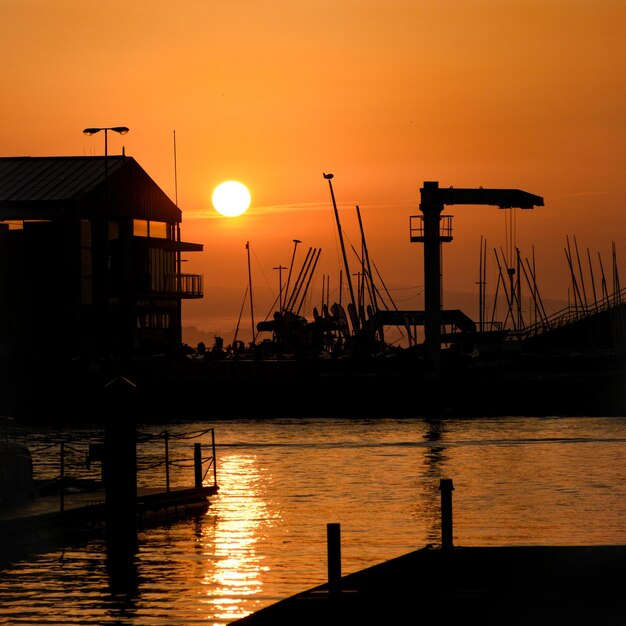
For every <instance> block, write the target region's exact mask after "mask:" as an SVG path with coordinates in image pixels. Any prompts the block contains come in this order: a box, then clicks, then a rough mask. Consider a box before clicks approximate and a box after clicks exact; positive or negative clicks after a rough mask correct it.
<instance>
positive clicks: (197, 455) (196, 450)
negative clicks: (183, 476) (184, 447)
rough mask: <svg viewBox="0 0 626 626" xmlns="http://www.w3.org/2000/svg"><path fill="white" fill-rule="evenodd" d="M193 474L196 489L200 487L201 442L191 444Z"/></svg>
mask: <svg viewBox="0 0 626 626" xmlns="http://www.w3.org/2000/svg"><path fill="white" fill-rule="evenodd" d="M193 475H194V485H195V487H196V489H200V488H201V487H202V448H201V444H199V443H194V444H193Z"/></svg>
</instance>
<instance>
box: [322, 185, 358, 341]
mask: <svg viewBox="0 0 626 626" xmlns="http://www.w3.org/2000/svg"><path fill="white" fill-rule="evenodd" d="M324 178H325V179H326V180H327V181H328V186H329V187H330V197H331V198H332V201H333V210H334V212H335V221H336V222H337V233H338V235H339V243H340V244H341V254H342V256H343V265H344V268H345V270H346V280H347V281H348V289H349V290H350V300H351V301H352V306H353V308H354V311H355V313H356V312H357V309H356V300H355V298H354V289H353V288H352V278H351V277H350V268H349V267H348V257H346V247H345V246H344V243H343V233H342V232H341V224H340V222H339V213H338V211H337V203H336V202H335V193H334V191H333V184H332V182H331V180H332V178H333V175H332V174H324ZM352 323H353V325H354V326H355V329H354V330H358V329H359V328H358V326H359V318H358V315H355V316H354V319H353V321H352Z"/></svg>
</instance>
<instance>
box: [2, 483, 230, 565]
mask: <svg viewBox="0 0 626 626" xmlns="http://www.w3.org/2000/svg"><path fill="white" fill-rule="evenodd" d="M218 490H219V487H218V486H217V485H210V486H203V487H197V488H196V487H192V488H188V489H170V490H169V491H163V490H162V489H145V488H144V489H138V492H137V527H138V528H141V527H142V526H143V525H148V524H155V523H161V522H164V521H167V520H171V519H176V518H179V517H182V516H184V515H188V514H192V513H194V512H197V511H199V510H202V509H204V508H206V507H207V506H208V505H209V500H208V498H209V497H210V496H212V495H214V494H215V493H217V491H218ZM105 497H106V496H105V491H104V489H96V490H89V491H81V492H77V493H66V494H65V495H64V497H63V501H62V504H61V497H60V494H56V495H53V496H39V497H35V498H33V499H30V500H26V501H23V502H19V503H14V504H7V503H0V563H2V562H3V561H4V562H6V561H10V560H13V559H17V558H22V557H24V556H27V555H29V554H33V553H36V552H42V551H45V550H47V549H53V548H55V547H57V546H65V545H72V544H74V543H76V542H77V541H80V540H82V539H89V538H91V537H94V536H97V535H98V534H103V533H104V531H105V530H106V517H107V510H106V502H105Z"/></svg>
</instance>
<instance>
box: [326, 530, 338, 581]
mask: <svg viewBox="0 0 626 626" xmlns="http://www.w3.org/2000/svg"><path fill="white" fill-rule="evenodd" d="M326 541H327V545H328V592H329V593H338V592H339V591H341V526H340V524H336V523H331V524H326Z"/></svg>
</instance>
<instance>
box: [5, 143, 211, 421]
mask: <svg viewBox="0 0 626 626" xmlns="http://www.w3.org/2000/svg"><path fill="white" fill-rule="evenodd" d="M181 221H182V213H181V210H180V209H179V208H178V207H177V206H176V204H175V203H174V202H172V201H171V200H170V199H169V198H168V196H167V195H166V194H165V193H164V192H163V191H162V190H161V189H160V188H159V187H158V185H157V184H156V183H155V182H154V181H153V180H152V179H151V178H150V176H149V175H148V174H147V173H146V172H145V171H144V170H143V169H142V167H141V166H140V165H139V164H138V163H137V162H136V161H135V159H133V158H132V157H127V156H125V155H121V156H107V157H5V158H0V264H1V265H0V266H1V267H2V270H1V271H0V383H1V384H2V387H3V391H5V392H6V391H7V388H9V390H11V389H14V390H15V388H16V387H18V388H19V387H21V386H22V385H24V384H25V382H26V383H29V384H30V383H32V384H30V389H29V390H28V391H26V392H24V390H21V389H17V390H16V391H17V394H16V395H17V397H18V399H19V397H20V396H22V395H23V393H29V394H32V393H38V390H40V389H41V388H40V387H38V384H37V383H38V382H39V381H41V380H49V379H50V378H54V376H53V374H54V373H55V372H58V367H59V364H64V365H65V364H71V363H73V364H74V365H75V366H76V367H75V368H74V369H72V370H67V371H64V372H63V375H64V376H65V377H66V379H65V384H66V385H68V386H69V387H72V386H73V385H74V386H75V387H76V386H78V382H79V381H78V380H76V381H72V380H71V378H72V377H73V376H74V370H77V371H82V369H89V368H91V370H94V369H98V368H102V363H103V362H109V361H110V362H114V361H116V360H117V361H120V360H121V361H128V360H131V359H137V358H142V357H149V356H152V355H155V354H163V353H168V352H172V351H174V350H177V349H178V348H179V347H180V345H181V332H182V331H181V301H182V300H183V299H185V298H200V297H202V276H200V275H195V274H184V273H182V272H181V261H182V259H181V254H182V253H183V252H200V251H202V248H203V246H202V244H196V243H186V242H183V241H181V235H180V223H181ZM78 364H80V365H81V366H83V367H82V368H79V367H78ZM115 373H122V372H115ZM68 378H69V380H68ZM4 395H5V396H6V394H4ZM2 408H3V409H4V410H5V411H6V412H13V411H11V409H12V408H15V409H17V408H18V407H11V406H9V407H6V406H5V407H2ZM18 412H19V411H18Z"/></svg>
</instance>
